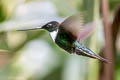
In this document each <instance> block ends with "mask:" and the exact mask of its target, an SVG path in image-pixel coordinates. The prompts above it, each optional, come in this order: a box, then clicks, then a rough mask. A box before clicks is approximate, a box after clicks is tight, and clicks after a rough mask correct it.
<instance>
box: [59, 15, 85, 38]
mask: <svg viewBox="0 0 120 80" xmlns="http://www.w3.org/2000/svg"><path fill="white" fill-rule="evenodd" d="M83 20H84V19H83V15H82V13H79V14H75V15H73V16H70V17H68V18H67V19H65V20H64V21H63V22H62V23H61V24H60V28H62V29H64V30H65V31H66V32H69V33H71V34H72V35H73V36H74V37H76V38H77V36H78V33H79V32H80V31H81V28H82V27H83V23H84V21H83Z"/></svg>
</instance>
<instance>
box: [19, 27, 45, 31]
mask: <svg viewBox="0 0 120 80" xmlns="http://www.w3.org/2000/svg"><path fill="white" fill-rule="evenodd" d="M37 29H43V28H42V27H34V28H27V29H17V31H29V30H37Z"/></svg>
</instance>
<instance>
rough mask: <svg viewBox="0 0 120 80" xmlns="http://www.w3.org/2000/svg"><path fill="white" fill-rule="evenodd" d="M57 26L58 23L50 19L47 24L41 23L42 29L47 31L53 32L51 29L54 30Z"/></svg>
mask: <svg viewBox="0 0 120 80" xmlns="http://www.w3.org/2000/svg"><path fill="white" fill-rule="evenodd" d="M58 27H59V23H58V22H57V21H51V22H48V23H47V24H45V25H43V26H42V29H46V30H48V31H49V32H53V31H56V30H57V29H58Z"/></svg>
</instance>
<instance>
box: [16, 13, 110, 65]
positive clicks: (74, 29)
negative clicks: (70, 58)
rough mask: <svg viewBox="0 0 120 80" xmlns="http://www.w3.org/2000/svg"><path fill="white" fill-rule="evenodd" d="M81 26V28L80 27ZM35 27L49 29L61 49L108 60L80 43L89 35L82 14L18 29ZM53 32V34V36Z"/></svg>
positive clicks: (88, 28)
mask: <svg viewBox="0 0 120 80" xmlns="http://www.w3.org/2000/svg"><path fill="white" fill-rule="evenodd" d="M82 27H83V29H82ZM36 29H45V30H47V31H49V33H50V35H51V37H52V40H53V41H54V42H55V43H56V44H57V45H58V46H59V47H60V48H62V49H64V50H65V51H67V52H68V53H70V54H71V53H74V54H77V55H82V56H86V57H90V58H94V59H98V60H100V61H102V62H105V63H107V62H108V60H107V59H105V58H103V57H101V56H99V55H97V54H95V53H94V52H93V51H92V50H90V49H89V48H87V47H86V46H84V45H83V44H81V43H80V41H81V39H82V38H85V36H86V35H84V34H85V32H87V36H89V35H90V32H91V31H90V29H91V28H90V27H89V26H88V27H85V28H84V24H83V16H82V15H81V14H76V15H72V16H70V17H68V18H67V19H65V20H64V21H63V22H62V23H61V24H60V23H59V22H57V21H50V22H48V23H46V24H45V25H43V26H41V27H35V28H28V29H18V31H28V30H36ZM53 34H55V35H54V36H53Z"/></svg>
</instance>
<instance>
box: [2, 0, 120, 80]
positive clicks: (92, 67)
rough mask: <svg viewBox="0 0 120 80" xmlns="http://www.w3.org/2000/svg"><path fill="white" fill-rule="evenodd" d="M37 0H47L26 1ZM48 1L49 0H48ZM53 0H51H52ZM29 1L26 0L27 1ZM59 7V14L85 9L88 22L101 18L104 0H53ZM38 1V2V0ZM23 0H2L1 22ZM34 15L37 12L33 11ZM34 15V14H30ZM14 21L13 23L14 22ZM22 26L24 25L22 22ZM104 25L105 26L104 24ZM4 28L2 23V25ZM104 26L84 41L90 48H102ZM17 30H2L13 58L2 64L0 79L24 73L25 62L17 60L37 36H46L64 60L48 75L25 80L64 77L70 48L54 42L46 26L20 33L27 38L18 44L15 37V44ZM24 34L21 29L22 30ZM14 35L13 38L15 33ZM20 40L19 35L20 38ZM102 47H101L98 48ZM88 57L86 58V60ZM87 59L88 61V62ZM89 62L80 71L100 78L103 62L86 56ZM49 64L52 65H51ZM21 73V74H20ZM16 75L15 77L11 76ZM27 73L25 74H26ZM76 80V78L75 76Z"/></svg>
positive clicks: (112, 4) (92, 78)
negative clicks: (64, 49)
mask: <svg viewBox="0 0 120 80" xmlns="http://www.w3.org/2000/svg"><path fill="white" fill-rule="evenodd" d="M35 1H41V2H42V1H45V0H23V3H21V5H22V4H27V3H29V2H31V3H32V2H35ZM46 1H47V0H46ZM48 1H49V0H48ZM24 2H25V3H24ZM50 2H52V3H53V4H54V5H55V7H56V9H57V13H58V15H59V17H68V16H70V15H72V14H75V13H77V12H83V13H85V15H86V16H87V17H86V18H85V23H88V22H91V21H96V20H100V12H99V11H100V7H99V6H100V1H99V0H51V1H50ZM36 3H37V2H36ZM118 3H120V0H110V1H109V4H110V10H111V13H112V11H114V9H115V7H116V5H117V4H118ZM18 5H20V4H19V0H11V1H10V0H0V22H1V23H4V22H7V21H11V20H12V18H13V16H14V14H15V11H16V8H17V6H18ZM33 15H34V14H33ZM30 17H31V16H30ZM11 24H12V23H11ZM20 27H22V26H20ZM100 27H101V26H100ZM0 28H1V26H0ZM99 31H100V30H99V29H96V32H94V34H93V35H92V37H89V38H88V39H86V40H85V41H84V44H85V45H87V46H89V48H91V49H93V50H94V51H95V52H96V53H98V52H99V51H100V48H101V47H102V45H101V43H100V41H99V39H98V32H99ZM10 33H12V34H16V35H17V36H19V35H18V33H19V32H18V31H2V32H0V49H4V50H8V51H9V55H10V61H9V64H7V65H5V67H4V68H1V70H0V79H1V80H19V79H18V78H17V77H18V76H19V74H20V73H22V71H21V70H22V69H21V68H22V65H17V66H16V65H15V64H16V63H17V60H18V59H17V58H19V57H20V55H21V54H22V53H21V54H19V53H20V51H21V50H24V48H25V46H26V45H27V44H29V42H31V41H33V40H36V39H40V40H41V39H44V41H46V42H47V43H48V44H49V45H50V46H51V48H52V49H51V50H53V52H54V54H55V55H57V56H59V57H60V59H59V60H60V62H59V63H58V66H57V67H56V68H54V69H53V70H52V71H51V72H49V74H48V75H46V76H45V77H43V78H42V79H41V78H39V76H38V77H36V76H34V75H32V76H29V77H27V78H25V79H24V80H63V78H62V75H63V70H64V68H65V64H66V62H67V60H68V58H70V57H71V56H72V55H69V54H67V52H65V51H63V50H62V49H59V47H58V46H56V45H55V44H54V42H53V41H52V40H51V38H50V35H49V33H48V32H47V31H45V30H35V31H26V32H23V35H24V36H25V37H24V36H20V38H22V39H23V42H21V43H20V44H17V42H15V41H14V44H17V46H15V47H11V46H10V44H9V43H10V42H9V41H8V40H9V37H8V36H9V34H10ZM20 34H21V33H20ZM10 38H13V36H12V35H11V36H10ZM16 40H19V39H16ZM98 49H99V50H98ZM119 57H120V54H119V53H118V54H116V58H115V62H116V63H115V80H120V77H119V74H120V67H119V66H120V63H119ZM56 61H57V60H56ZM83 61H84V60H83ZM85 62H87V64H84V63H85ZM85 62H83V63H81V64H83V65H81V66H84V67H85V68H86V69H84V70H86V71H85V73H86V74H82V72H79V73H81V74H82V76H85V78H84V79H85V80H98V78H99V63H98V62H97V61H95V60H92V59H90V60H88V59H86V60H85ZM48 68H49V66H48ZM20 75H21V74H20ZM11 77H12V78H11ZM23 77H24V76H23ZM71 80H72V79H71ZM78 80H82V79H78Z"/></svg>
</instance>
